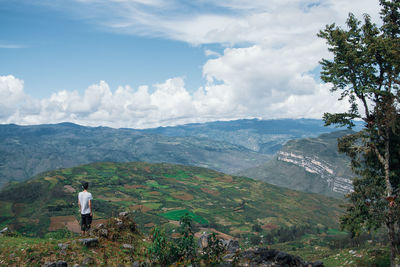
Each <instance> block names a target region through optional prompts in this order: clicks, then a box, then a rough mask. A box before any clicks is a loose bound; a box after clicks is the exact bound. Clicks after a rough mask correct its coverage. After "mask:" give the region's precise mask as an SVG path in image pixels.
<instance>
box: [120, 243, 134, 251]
mask: <svg viewBox="0 0 400 267" xmlns="http://www.w3.org/2000/svg"><path fill="white" fill-rule="evenodd" d="M122 247H123V248H126V249H132V250H133V249H134V247H133V246H132V245H130V244H123V245H122Z"/></svg>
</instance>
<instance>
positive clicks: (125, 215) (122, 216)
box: [118, 211, 129, 218]
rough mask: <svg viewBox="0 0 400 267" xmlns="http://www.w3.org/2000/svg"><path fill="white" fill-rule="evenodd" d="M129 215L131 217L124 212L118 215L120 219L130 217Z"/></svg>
mask: <svg viewBox="0 0 400 267" xmlns="http://www.w3.org/2000/svg"><path fill="white" fill-rule="evenodd" d="M128 215H129V212H126V211H124V212H120V213H119V214H118V217H120V218H126V217H128Z"/></svg>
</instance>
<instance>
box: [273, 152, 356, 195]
mask: <svg viewBox="0 0 400 267" xmlns="http://www.w3.org/2000/svg"><path fill="white" fill-rule="evenodd" d="M277 158H278V161H283V162H288V163H292V164H294V165H296V166H298V167H300V168H303V169H304V170H305V171H306V172H309V173H313V174H317V175H319V176H320V177H321V179H323V180H325V181H326V182H327V183H328V186H329V188H331V189H332V191H334V192H336V193H341V194H347V193H349V192H352V191H353V184H352V180H351V179H350V178H347V177H340V176H338V174H337V173H336V171H335V170H334V167H333V166H332V165H331V164H329V163H328V162H326V161H324V160H321V159H319V158H318V157H315V156H307V155H304V154H301V153H297V152H296V153H295V152H284V151H279V152H278V154H277Z"/></svg>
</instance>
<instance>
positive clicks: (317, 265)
mask: <svg viewBox="0 0 400 267" xmlns="http://www.w3.org/2000/svg"><path fill="white" fill-rule="evenodd" d="M312 267H324V263H323V262H321V261H316V262H314V263H313V264H312Z"/></svg>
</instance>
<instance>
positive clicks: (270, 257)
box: [224, 248, 324, 267]
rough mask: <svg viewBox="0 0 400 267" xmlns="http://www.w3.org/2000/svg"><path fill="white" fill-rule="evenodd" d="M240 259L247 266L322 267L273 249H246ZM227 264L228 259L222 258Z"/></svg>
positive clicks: (317, 263) (318, 263)
mask: <svg viewBox="0 0 400 267" xmlns="http://www.w3.org/2000/svg"><path fill="white" fill-rule="evenodd" d="M233 255H235V254H233ZM239 258H240V259H243V260H245V261H246V262H248V264H249V265H248V266H274V267H282V266H285V267H323V266H324V265H323V263H322V262H314V263H313V262H305V261H303V260H302V259H301V258H300V257H299V256H293V255H290V254H288V253H286V252H280V251H277V250H275V249H267V248H255V249H247V250H245V251H243V252H242V253H240V255H239ZM224 260H225V261H227V262H229V258H228V257H227V258H226V259H225V258H224Z"/></svg>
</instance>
